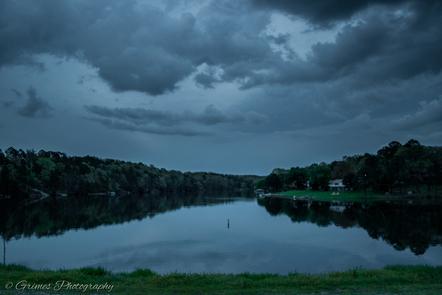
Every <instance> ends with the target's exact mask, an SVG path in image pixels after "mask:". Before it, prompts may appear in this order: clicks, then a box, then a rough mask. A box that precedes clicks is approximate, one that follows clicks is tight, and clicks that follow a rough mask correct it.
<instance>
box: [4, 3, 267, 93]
mask: <svg viewBox="0 0 442 295" xmlns="http://www.w3.org/2000/svg"><path fill="white" fill-rule="evenodd" d="M147 3H148V2H147ZM0 5H1V7H0V8H1V9H0V28H2V30H0V38H1V39H2V43H1V45H0V65H7V64H15V63H24V62H29V60H30V58H29V57H30V55H32V54H35V53H50V54H54V55H61V56H75V57H77V58H80V59H83V60H85V61H86V62H88V63H90V64H91V65H92V66H94V67H96V68H97V69H98V72H99V74H100V76H101V77H102V78H104V79H105V80H106V81H107V82H109V84H110V85H111V86H112V87H113V88H114V90H117V91H125V90H137V91H141V92H145V93H148V94H152V95H158V94H162V93H164V92H167V91H172V90H174V89H176V87H177V83H178V82H179V81H181V80H182V79H184V78H185V77H187V76H189V75H190V74H192V73H193V72H195V70H196V67H197V66H199V65H201V64H202V63H207V64H218V65H223V66H226V65H231V64H236V63H237V62H242V61H245V62H249V63H250V62H251V61H252V60H259V59H262V58H263V57H265V56H266V55H271V54H272V52H271V50H270V47H269V46H268V44H267V43H266V42H265V41H264V40H263V39H262V38H261V37H260V36H258V34H257V32H259V31H261V30H262V29H264V27H265V26H266V25H267V23H268V20H269V17H268V15H267V14H265V13H251V14H250V15H248V16H247V18H243V17H242V16H243V14H244V12H245V9H246V8H245V7H246V5H245V4H241V3H235V2H228V3H224V2H220V1H219V2H217V3H213V4H210V6H209V7H206V8H205V11H203V12H202V15H200V16H198V19H197V18H196V17H195V16H193V15H191V14H181V15H179V16H176V17H175V16H173V17H172V16H170V15H168V14H167V13H166V12H165V11H163V10H160V9H158V8H154V7H151V6H149V4H146V3H140V2H138V1H133V0H129V1H125V2H124V3H123V2H120V1H76V2H75V3H69V2H64V1H56V2H54V1H45V0H39V1H23V2H17V1H2V2H1V4H0Z"/></svg>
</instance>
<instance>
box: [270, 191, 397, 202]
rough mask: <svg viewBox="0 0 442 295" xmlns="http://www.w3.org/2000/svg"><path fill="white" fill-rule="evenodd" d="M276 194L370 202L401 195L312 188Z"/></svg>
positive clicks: (317, 199) (323, 199)
mask: <svg viewBox="0 0 442 295" xmlns="http://www.w3.org/2000/svg"><path fill="white" fill-rule="evenodd" d="M275 195H278V196H282V197H289V198H292V197H293V196H295V197H296V198H301V199H302V198H305V199H311V200H313V201H334V200H336V201H349V202H350V201H351V202H363V201H366V202H369V201H376V200H385V199H390V200H391V199H400V197H395V196H385V195H382V194H377V193H373V192H361V191H351V192H350V191H345V192H340V193H339V194H336V193H335V194H333V192H330V191H312V190H303V191H302V190H291V191H285V192H280V193H276V194H275Z"/></svg>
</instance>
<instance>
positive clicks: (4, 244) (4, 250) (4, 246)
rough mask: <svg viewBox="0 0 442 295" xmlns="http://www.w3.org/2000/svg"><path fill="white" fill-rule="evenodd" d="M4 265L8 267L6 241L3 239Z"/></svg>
mask: <svg viewBox="0 0 442 295" xmlns="http://www.w3.org/2000/svg"><path fill="white" fill-rule="evenodd" d="M3 265H6V239H5V237H3Z"/></svg>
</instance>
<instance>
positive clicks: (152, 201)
mask: <svg viewBox="0 0 442 295" xmlns="http://www.w3.org/2000/svg"><path fill="white" fill-rule="evenodd" d="M3 208H5V207H3ZM8 212H9V214H6V215H4V216H3V217H2V220H1V222H2V231H1V233H2V236H3V237H6V240H7V241H6V243H5V244H6V254H5V256H6V257H5V259H6V262H7V263H16V264H23V265H26V266H29V267H32V268H36V269H42V268H49V269H59V268H77V267H86V266H88V267H104V268H106V269H109V270H111V271H131V270H135V269H138V268H149V269H152V270H153V271H156V272H159V273H170V272H198V273H242V272H252V273H279V274H287V273H292V272H302V273H318V272H330V271H340V270H348V269H353V268H357V267H363V268H381V267H383V266H385V265H392V264H428V265H440V264H442V246H441V245H442V217H441V214H442V206H441V205H434V204H432V205H415V204H413V205H410V204H396V203H386V202H377V203H373V204H353V203H346V204H342V205H336V204H335V205H330V204H327V203H321V202H313V203H306V202H300V201H296V202H295V201H292V200H283V199H263V200H257V199H244V198H203V197H186V198H180V197H163V198H147V199H145V198H135V197H130V198H129V197H126V198H118V197H117V198H109V199H107V198H95V199H94V198H88V199H84V200H76V201H73V200H68V199H65V200H51V201H45V202H38V203H37V204H30V205H27V206H25V207H20V208H16V209H15V210H8Z"/></svg>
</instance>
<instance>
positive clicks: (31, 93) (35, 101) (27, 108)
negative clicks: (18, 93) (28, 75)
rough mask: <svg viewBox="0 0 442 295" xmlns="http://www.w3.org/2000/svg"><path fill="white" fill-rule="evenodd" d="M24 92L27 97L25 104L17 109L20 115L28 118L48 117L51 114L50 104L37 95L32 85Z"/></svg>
mask: <svg viewBox="0 0 442 295" xmlns="http://www.w3.org/2000/svg"><path fill="white" fill-rule="evenodd" d="M26 94H27V96H28V97H27V99H26V102H25V105H23V106H22V107H20V108H19V109H18V111H17V113H18V114H19V115H20V116H23V117H28V118H48V117H50V116H51V111H52V108H51V106H50V105H49V104H48V103H47V102H46V101H45V100H43V99H42V98H41V97H39V96H38V95H37V92H36V90H35V89H34V88H33V87H29V88H28V90H27V92H26Z"/></svg>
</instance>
